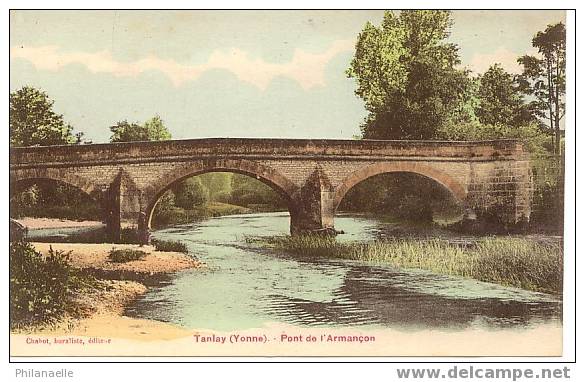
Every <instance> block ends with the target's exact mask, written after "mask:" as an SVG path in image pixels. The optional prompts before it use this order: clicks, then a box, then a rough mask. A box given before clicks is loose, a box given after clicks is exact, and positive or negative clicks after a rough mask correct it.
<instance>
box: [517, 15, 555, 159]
mask: <svg viewBox="0 0 585 382" xmlns="http://www.w3.org/2000/svg"><path fill="white" fill-rule="evenodd" d="M532 46H534V47H535V48H538V52H539V54H540V56H529V55H525V56H522V57H520V58H519V59H518V62H519V63H520V64H521V65H522V66H523V72H522V75H520V76H519V83H520V86H521V89H522V90H523V91H524V92H525V93H526V94H528V95H529V96H531V97H533V98H534V101H533V102H531V108H532V110H533V111H534V113H535V115H536V116H538V117H540V118H543V119H545V120H547V122H548V123H547V125H548V127H549V129H550V131H551V132H553V133H554V152H555V153H557V154H558V153H560V145H561V130H560V121H561V119H562V118H563V116H564V115H565V81H566V75H565V68H566V30H565V24H563V23H558V24H554V25H549V26H548V27H547V28H546V29H545V30H544V31H540V32H538V33H537V34H536V36H534V38H533V39H532Z"/></svg>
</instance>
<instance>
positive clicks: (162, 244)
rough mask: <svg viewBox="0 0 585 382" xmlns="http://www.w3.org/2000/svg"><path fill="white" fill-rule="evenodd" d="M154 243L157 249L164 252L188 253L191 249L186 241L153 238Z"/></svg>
mask: <svg viewBox="0 0 585 382" xmlns="http://www.w3.org/2000/svg"><path fill="white" fill-rule="evenodd" d="M152 245H154V248H155V249H156V250H157V251H162V252H181V253H188V252H189V249H188V248H187V245H186V244H185V243H182V242H180V241H175V240H159V239H153V240H152Z"/></svg>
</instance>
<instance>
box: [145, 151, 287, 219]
mask: <svg viewBox="0 0 585 382" xmlns="http://www.w3.org/2000/svg"><path fill="white" fill-rule="evenodd" d="M209 172H232V173H237V174H242V175H247V176H250V177H252V178H255V179H258V180H259V181H261V182H262V183H264V184H266V185H268V186H270V187H271V188H272V189H273V190H275V191H276V192H278V193H279V194H280V195H281V196H283V197H284V199H285V200H286V201H287V204H288V209H289V212H290V213H293V212H294V211H295V210H296V208H295V201H294V199H293V195H294V194H295V193H296V192H297V190H298V186H297V185H295V184H294V183H293V182H292V181H291V180H289V179H288V178H287V177H285V176H284V175H282V174H281V173H280V172H278V171H277V170H275V169H273V168H271V167H268V166H266V165H263V164H261V163H258V162H254V161H250V160H246V159H218V160H206V161H199V162H190V163H188V164H185V165H183V166H180V167H178V168H174V169H172V170H170V171H167V172H166V173H165V174H164V175H163V176H161V177H160V178H158V179H157V180H156V181H155V182H153V183H152V184H151V185H149V186H148V187H147V188H146V189H145V190H144V194H143V195H144V198H145V200H146V203H145V208H144V210H143V211H142V212H144V214H145V215H146V223H147V228H151V223H152V215H153V212H154V209H155V207H156V205H157V203H158V201H159V200H160V197H161V196H162V194H163V193H164V192H165V191H167V190H168V189H169V188H170V187H171V186H172V185H173V184H175V183H176V182H179V181H181V180H183V179H186V178H189V177H192V176H196V175H201V174H205V173H209Z"/></svg>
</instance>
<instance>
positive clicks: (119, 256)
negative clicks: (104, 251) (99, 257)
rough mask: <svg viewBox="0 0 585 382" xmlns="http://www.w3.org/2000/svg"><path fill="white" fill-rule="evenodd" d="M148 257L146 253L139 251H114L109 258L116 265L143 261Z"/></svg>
mask: <svg viewBox="0 0 585 382" xmlns="http://www.w3.org/2000/svg"><path fill="white" fill-rule="evenodd" d="M144 257H146V252H144V251H141V250H139V249H112V250H111V251H110V254H109V256H108V258H109V259H110V261H111V262H114V263H127V262H129V261H135V260H141V259H143V258H144Z"/></svg>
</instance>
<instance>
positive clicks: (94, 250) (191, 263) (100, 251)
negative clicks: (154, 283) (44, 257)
mask: <svg viewBox="0 0 585 382" xmlns="http://www.w3.org/2000/svg"><path fill="white" fill-rule="evenodd" d="M32 244H33V245H34V246H35V248H36V249H37V250H38V251H39V252H41V253H42V254H46V253H47V252H48V251H49V247H52V248H53V249H54V250H63V251H66V252H69V251H70V252H71V254H70V259H71V264H72V265H73V266H74V267H76V268H95V269H99V270H106V271H129V272H135V273H140V274H155V273H172V272H177V271H180V270H184V269H189V268H197V267H200V266H201V263H200V262H199V261H197V260H196V259H194V258H193V257H190V256H188V255H185V254H182V253H178V252H158V251H155V249H154V247H153V246H150V245H145V246H143V247H140V246H139V245H138V244H78V243H32ZM112 249H139V250H141V251H144V252H146V253H147V254H148V255H147V256H146V257H145V258H143V259H141V260H136V261H129V262H127V263H113V262H110V261H109V260H108V255H109V253H110V251H111V250H112Z"/></svg>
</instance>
